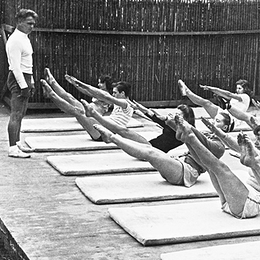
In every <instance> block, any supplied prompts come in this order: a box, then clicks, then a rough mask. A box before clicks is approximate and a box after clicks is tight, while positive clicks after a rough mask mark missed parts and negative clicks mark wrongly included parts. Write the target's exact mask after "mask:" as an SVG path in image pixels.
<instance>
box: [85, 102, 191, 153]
mask: <svg viewBox="0 0 260 260" xmlns="http://www.w3.org/2000/svg"><path fill="white" fill-rule="evenodd" d="M131 106H132V107H133V108H134V109H137V108H138V107H139V108H141V107H142V109H141V112H142V113H144V114H145V115H147V116H148V117H150V118H151V119H152V120H153V121H154V122H156V123H158V124H159V125H160V126H162V129H163V132H162V134H160V135H159V136H158V137H156V138H154V139H152V140H149V141H148V140H147V139H146V138H144V137H143V136H141V135H140V134H138V133H137V132H135V131H133V130H132V129H129V128H127V127H126V126H122V125H119V124H116V123H114V124H113V126H112V124H111V125H110V126H109V127H107V128H108V129H110V130H111V131H112V132H113V133H116V134H119V135H121V136H122V137H124V138H127V139H130V140H133V141H136V142H139V143H143V144H146V145H152V146H153V147H156V148H158V149H159V150H162V151H163V152H168V151H170V150H171V149H174V148H176V147H178V146H180V145H182V144H183V143H182V142H180V141H179V140H177V139H176V138H175V134H176V132H175V131H174V130H172V129H171V128H170V127H169V126H167V125H166V124H165V120H166V119H167V117H166V116H163V115H159V114H158V113H157V114H155V113H154V112H153V111H152V110H150V109H148V108H145V107H144V106H142V105H141V104H138V103H137V102H136V101H133V103H132V102H131ZM85 111H86V113H87V115H88V116H91V117H93V118H95V119H96V120H97V121H98V122H100V123H101V124H102V125H105V124H104V122H103V117H102V116H100V115H99V114H98V113H97V112H96V111H95V110H94V109H93V108H92V107H91V106H90V105H85ZM177 111H178V113H180V114H181V115H182V116H183V117H184V119H185V120H187V121H188V122H189V123H190V124H192V125H194V124H195V116H194V112H193V110H192V108H190V107H188V106H187V105H184V104H181V105H179V106H178V107H177Z"/></svg>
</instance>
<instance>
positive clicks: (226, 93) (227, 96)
mask: <svg viewBox="0 0 260 260" xmlns="http://www.w3.org/2000/svg"><path fill="white" fill-rule="evenodd" d="M200 87H201V88H202V89H204V90H210V91H212V92H213V93H215V94H217V95H219V96H221V97H223V98H225V99H228V100H230V99H231V98H234V99H237V100H239V101H242V98H241V97H240V96H239V95H237V94H235V93H232V92H230V91H228V90H225V89H221V88H216V87H211V86H206V85H200Z"/></svg>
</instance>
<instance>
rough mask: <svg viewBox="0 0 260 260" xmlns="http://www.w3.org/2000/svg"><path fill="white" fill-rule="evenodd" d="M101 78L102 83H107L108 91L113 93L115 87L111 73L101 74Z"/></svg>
mask: <svg viewBox="0 0 260 260" xmlns="http://www.w3.org/2000/svg"><path fill="white" fill-rule="evenodd" d="M99 79H100V82H101V83H105V84H106V89H107V91H108V92H109V93H110V94H112V90H113V87H112V83H113V80H112V78H111V77H110V76H109V75H101V76H100V77H99Z"/></svg>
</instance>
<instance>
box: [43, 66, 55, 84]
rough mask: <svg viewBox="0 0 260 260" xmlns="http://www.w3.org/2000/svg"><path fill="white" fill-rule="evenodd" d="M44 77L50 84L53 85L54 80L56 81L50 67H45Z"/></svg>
mask: <svg viewBox="0 0 260 260" xmlns="http://www.w3.org/2000/svg"><path fill="white" fill-rule="evenodd" d="M44 77H45V80H46V81H47V82H48V84H50V85H52V84H53V82H55V78H54V77H53V75H52V74H51V71H50V69H49V68H45V69H44Z"/></svg>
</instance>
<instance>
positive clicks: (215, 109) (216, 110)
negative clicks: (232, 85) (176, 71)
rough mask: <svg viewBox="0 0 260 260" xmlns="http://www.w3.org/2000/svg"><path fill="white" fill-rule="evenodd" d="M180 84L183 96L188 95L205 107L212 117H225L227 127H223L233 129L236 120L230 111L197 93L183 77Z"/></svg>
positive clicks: (216, 118) (228, 130) (217, 118)
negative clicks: (188, 85)
mask: <svg viewBox="0 0 260 260" xmlns="http://www.w3.org/2000/svg"><path fill="white" fill-rule="evenodd" d="M178 84H179V88H180V91H181V94H182V96H187V97H188V98H189V99H190V100H191V101H192V102H193V103H194V104H196V105H198V106H201V107H203V108H204V109H205V110H206V112H207V113H208V114H209V116H210V117H211V118H212V119H214V120H216V121H217V120H220V119H224V120H225V121H226V123H225V127H226V129H223V130H224V131H226V132H231V131H233V129H234V126H235V122H234V120H233V119H232V118H231V117H230V115H229V113H227V112H225V111H224V110H222V109H221V108H220V107H219V106H217V105H215V104H214V103H212V102H211V101H210V100H208V99H204V98H202V97H200V96H198V95H196V94H195V93H194V92H192V91H191V90H190V89H189V88H188V87H187V85H186V84H185V83H184V82H183V81H182V80H181V79H180V80H179V81H178Z"/></svg>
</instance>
